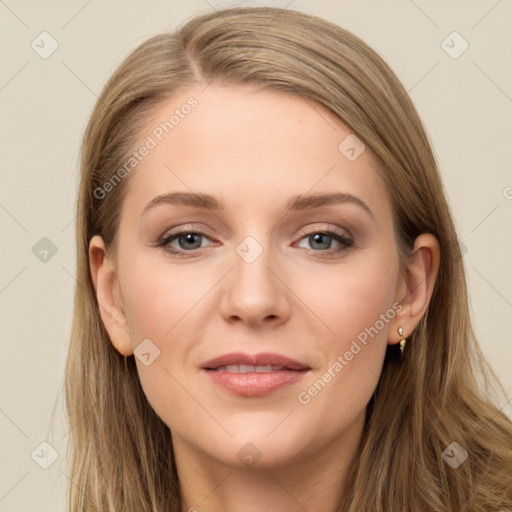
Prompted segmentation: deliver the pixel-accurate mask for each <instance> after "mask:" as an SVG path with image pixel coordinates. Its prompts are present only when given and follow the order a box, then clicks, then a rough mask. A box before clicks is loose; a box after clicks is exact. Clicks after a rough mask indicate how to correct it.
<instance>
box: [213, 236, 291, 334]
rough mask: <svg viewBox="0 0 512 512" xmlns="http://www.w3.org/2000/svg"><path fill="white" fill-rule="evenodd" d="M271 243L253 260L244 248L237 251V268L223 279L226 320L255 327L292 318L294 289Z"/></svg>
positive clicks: (221, 304) (222, 305) (235, 256)
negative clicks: (247, 256) (272, 252)
mask: <svg viewBox="0 0 512 512" xmlns="http://www.w3.org/2000/svg"><path fill="white" fill-rule="evenodd" d="M267 247H268V244H267V245H266V247H264V248H263V252H262V253H261V254H259V256H258V257H257V258H256V259H254V260H253V261H252V258H245V257H244V254H243V251H240V252H239V253H238V252H236V253H235V254H234V257H233V268H232V270H231V271H230V272H229V273H228V275H227V276H226V279H224V280H223V293H222V298H221V302H220V310H221V314H222V316H223V318H224V319H225V320H226V321H228V322H230V323H235V322H238V323H245V324H247V325H248V326H251V327H255V326H258V325H274V326H275V325H279V324H282V323H284V322H286V321H287V320H288V318H289V316H290V296H291V295H292V292H291V290H290V289H289V287H288V286H287V285H286V282H287V277H286V275H285V272H284V270H283V268H282V264H280V262H279V259H278V257H276V255H272V254H271V250H269V249H267ZM240 255H242V256H240Z"/></svg>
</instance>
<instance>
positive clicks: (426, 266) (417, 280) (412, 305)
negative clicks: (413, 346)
mask: <svg viewBox="0 0 512 512" xmlns="http://www.w3.org/2000/svg"><path fill="white" fill-rule="evenodd" d="M440 255H441V250H440V246H439V242H438V240H437V238H436V237H435V236H434V235H432V234H430V233H423V234H422V235H420V236H418V237H417V238H416V240H415V241H414V247H413V250H412V256H411V258H410V260H409V263H408V264H407V268H406V269H405V272H404V277H403V279H402V281H401V283H400V286H399V289H398V290H397V302H400V303H401V304H402V309H401V310H400V312H399V313H398V314H397V315H396V316H395V318H394V319H393V324H392V325H390V326H391V328H390V331H389V335H388V344H389V345H394V344H395V343H399V342H400V341H401V340H402V339H403V338H406V337H407V336H409V335H410V334H411V333H412V331H413V330H414V329H415V328H416V326H417V325H418V324H419V322H420V320H421V319H422V318H423V315H424V314H425V312H426V310H427V308H428V305H429V303H430V299H431V297H432V293H433V292H434V285H435V283H436V279H437V274H438V271H439V263H440V257H441V256H440ZM399 327H402V329H403V335H402V336H401V335H400V334H398V328H399Z"/></svg>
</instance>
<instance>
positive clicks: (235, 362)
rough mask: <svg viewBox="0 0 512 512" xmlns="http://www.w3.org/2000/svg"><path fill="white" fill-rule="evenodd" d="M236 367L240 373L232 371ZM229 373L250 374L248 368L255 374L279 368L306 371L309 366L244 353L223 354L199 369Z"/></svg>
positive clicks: (277, 358)
mask: <svg viewBox="0 0 512 512" xmlns="http://www.w3.org/2000/svg"><path fill="white" fill-rule="evenodd" d="M236 366H238V367H239V370H240V371H234V370H235V369H236V368H235V367H236ZM226 367H227V368H228V370H227V371H229V372H231V373H250V371H249V370H248V369H249V367H253V368H256V370H255V371H256V372H268V371H276V370H275V369H274V370H272V367H279V368H276V369H283V370H307V369H309V366H307V365H306V364H303V363H300V362H299V361H295V360H293V359H290V358H289V357H286V356H282V355H279V354H270V353H262V354H244V353H241V352H239V353H233V354H225V355H223V356H220V357H216V358H215V359H211V360H210V361H207V362H206V363H204V364H203V365H201V368H204V369H205V370H220V369H221V368H222V369H223V370H224V371H226V370H225V368H226Z"/></svg>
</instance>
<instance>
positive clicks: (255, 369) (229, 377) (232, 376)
mask: <svg viewBox="0 0 512 512" xmlns="http://www.w3.org/2000/svg"><path fill="white" fill-rule="evenodd" d="M201 369H202V371H203V372H205V373H207V374H208V376H209V377H210V378H211V379H212V381H213V382H214V383H215V384H217V385H219V386H222V387H224V388H226V389H227V390H229V391H231V392H233V393H235V394H237V395H241V396H247V397H249V396H254V397H255V396H264V395H267V394H269V393H272V392H274V391H277V390H278V389H280V388H282V387H284V386H287V385H289V384H292V383H294V382H297V381H298V380H300V379H302V377H303V376H304V374H305V373H306V372H307V371H308V370H310V367H309V366H307V365H305V364H302V363H300V362H299V361H295V360H293V359H290V358H288V357H285V356H281V355H279V354H270V353H262V354H243V353H232V354H225V355H223V356H220V357H216V358H214V359H211V360H210V361H207V362H206V363H204V364H203V365H201Z"/></svg>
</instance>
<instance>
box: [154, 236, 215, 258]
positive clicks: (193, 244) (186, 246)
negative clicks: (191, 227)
mask: <svg viewBox="0 0 512 512" xmlns="http://www.w3.org/2000/svg"><path fill="white" fill-rule="evenodd" d="M202 237H205V238H208V237H207V236H206V235H205V234H204V233H201V232H198V231H180V232H178V233H173V234H171V235H169V236H167V237H166V238H164V239H163V240H162V242H161V245H162V246H164V247H165V248H166V249H168V250H170V252H175V253H176V254H184V253H186V252H191V251H193V250H196V249H200V248H201V247H202V245H201V238H202ZM175 240H176V241H177V242H178V246H179V248H174V247H172V246H171V242H174V241H175ZM198 240H199V244H198Z"/></svg>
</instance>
